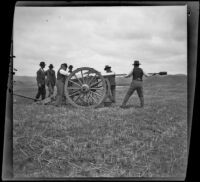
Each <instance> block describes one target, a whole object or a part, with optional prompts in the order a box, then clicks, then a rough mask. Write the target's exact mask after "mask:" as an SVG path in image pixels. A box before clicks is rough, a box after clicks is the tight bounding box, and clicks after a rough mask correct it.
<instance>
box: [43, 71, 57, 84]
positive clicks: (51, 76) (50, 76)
mask: <svg viewBox="0 0 200 182" xmlns="http://www.w3.org/2000/svg"><path fill="white" fill-rule="evenodd" d="M45 73H46V75H47V80H46V83H47V85H49V84H51V85H53V86H55V84H56V74H55V71H54V70H50V69H48V70H47V71H46V72H45Z"/></svg>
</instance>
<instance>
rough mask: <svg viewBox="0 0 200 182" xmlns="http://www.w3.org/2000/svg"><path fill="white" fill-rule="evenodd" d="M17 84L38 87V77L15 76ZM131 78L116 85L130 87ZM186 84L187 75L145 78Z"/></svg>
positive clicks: (152, 82)
mask: <svg viewBox="0 0 200 182" xmlns="http://www.w3.org/2000/svg"><path fill="white" fill-rule="evenodd" d="M14 80H15V81H16V84H24V85H36V84H37V82H36V77H34V76H14ZM130 82H131V78H124V77H116V84H117V85H118V86H125V85H129V84H130ZM158 83H159V84H166V83H169V84H181V83H183V84H185V83H187V75H185V74H174V75H163V76H160V75H155V76H151V77H148V78H146V77H145V78H144V84H147V85H148V84H158Z"/></svg>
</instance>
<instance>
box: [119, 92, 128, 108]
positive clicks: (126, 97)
mask: <svg viewBox="0 0 200 182" xmlns="http://www.w3.org/2000/svg"><path fill="white" fill-rule="evenodd" d="M129 97H130V96H129V95H128V94H126V96H125V98H124V101H123V102H122V105H121V106H120V107H121V108H124V107H126V103H127V102H128V99H129Z"/></svg>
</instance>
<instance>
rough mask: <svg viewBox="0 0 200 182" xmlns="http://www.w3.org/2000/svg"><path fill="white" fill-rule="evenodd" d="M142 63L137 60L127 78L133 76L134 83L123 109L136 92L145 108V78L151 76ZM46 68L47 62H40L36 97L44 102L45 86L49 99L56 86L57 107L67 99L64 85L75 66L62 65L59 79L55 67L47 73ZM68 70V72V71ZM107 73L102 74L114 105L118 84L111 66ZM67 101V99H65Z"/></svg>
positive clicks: (106, 68) (125, 99) (107, 67)
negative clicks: (144, 69) (141, 65)
mask: <svg viewBox="0 0 200 182" xmlns="http://www.w3.org/2000/svg"><path fill="white" fill-rule="evenodd" d="M139 65H140V62H139V61H138V60H135V61H134V63H133V66H134V68H133V69H132V70H131V72H130V73H129V74H127V75H126V76H125V78H128V77H131V76H132V82H131V84H130V87H129V89H128V91H127V93H126V95H125V97H124V100H123V102H122V105H121V106H120V107H121V108H125V107H126V103H127V102H128V100H129V98H130V97H131V95H132V94H133V93H134V91H135V90H136V91H137V94H138V96H139V99H140V106H141V107H143V106H144V96H143V76H146V77H148V76H149V75H148V74H146V73H145V72H144V71H143V70H142V69H141V68H140V67H139ZM44 68H45V62H40V69H39V70H38V71H37V84H38V93H37V95H36V100H38V99H39V97H40V96H41V97H42V100H43V99H45V97H46V89H45V84H46V85H47V87H48V91H49V95H48V97H52V96H53V93H54V87H55V85H56V87H57V96H56V101H55V106H60V105H61V104H62V102H63V98H64V97H65V94H64V85H65V80H66V78H67V76H69V74H70V73H72V69H73V66H72V65H70V66H69V68H68V65H67V64H66V63H63V64H61V66H60V68H59V70H58V72H57V79H56V74H55V71H54V70H53V65H52V64H50V65H49V69H48V70H47V71H44ZM67 68H68V71H67ZM104 70H105V72H104V73H102V75H103V77H104V78H105V79H106V80H107V81H108V82H109V87H110V88H109V89H108V84H107V92H109V93H108V94H107V95H108V98H109V99H110V101H111V102H112V103H115V96H116V82H115V73H114V72H113V71H112V70H111V66H109V65H106V66H105V68H104ZM65 99H66V98H65Z"/></svg>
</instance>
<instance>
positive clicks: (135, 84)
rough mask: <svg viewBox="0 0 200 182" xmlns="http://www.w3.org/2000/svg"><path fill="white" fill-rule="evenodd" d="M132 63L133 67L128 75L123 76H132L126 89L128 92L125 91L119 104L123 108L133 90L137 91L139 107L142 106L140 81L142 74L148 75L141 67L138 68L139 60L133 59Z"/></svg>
mask: <svg viewBox="0 0 200 182" xmlns="http://www.w3.org/2000/svg"><path fill="white" fill-rule="evenodd" d="M133 65H134V68H133V69H132V71H131V72H130V73H129V74H128V75H126V76H125V78H128V77H131V76H132V82H131V85H130V87H129V89H128V92H127V93H126V96H125V98H124V100H123V103H122V105H121V107H122V108H124V107H125V106H126V103H127V102H128V100H129V98H130V97H131V95H132V94H133V93H134V91H135V90H136V91H137V94H138V96H139V99H140V106H141V107H143V106H144V96H143V83H142V81H143V76H147V77H148V75H147V74H146V73H144V71H143V70H142V69H141V68H139V65H140V62H139V61H138V60H135V61H134V63H133Z"/></svg>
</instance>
